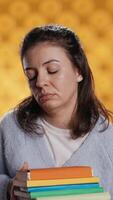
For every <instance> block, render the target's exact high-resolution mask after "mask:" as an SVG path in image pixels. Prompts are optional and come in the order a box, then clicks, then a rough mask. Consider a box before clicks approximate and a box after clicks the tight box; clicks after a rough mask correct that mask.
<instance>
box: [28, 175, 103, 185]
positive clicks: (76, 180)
mask: <svg viewBox="0 0 113 200" xmlns="http://www.w3.org/2000/svg"><path fill="white" fill-rule="evenodd" d="M99 182H100V179H99V178H98V177H94V176H93V177H89V178H71V179H52V180H50V179H49V180H27V182H26V187H35V186H49V185H64V184H81V183H99Z"/></svg>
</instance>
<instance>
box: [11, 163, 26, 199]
mask: <svg viewBox="0 0 113 200" xmlns="http://www.w3.org/2000/svg"><path fill="white" fill-rule="evenodd" d="M28 170H29V165H28V162H24V164H23V165H22V167H21V168H20V170H19V172H27V171H28ZM17 180H18V177H17V175H16V176H15V177H14V178H13V179H11V180H10V182H9V184H8V188H7V196H8V200H16V199H17V197H16V196H15V195H14V190H15V181H17ZM18 181H20V182H21V180H18ZM26 200H27V198H26Z"/></svg>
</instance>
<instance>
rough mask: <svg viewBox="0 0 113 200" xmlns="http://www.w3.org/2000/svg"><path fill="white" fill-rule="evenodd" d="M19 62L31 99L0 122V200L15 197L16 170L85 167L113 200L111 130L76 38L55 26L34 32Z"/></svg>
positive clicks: (70, 32)
mask: <svg viewBox="0 0 113 200" xmlns="http://www.w3.org/2000/svg"><path fill="white" fill-rule="evenodd" d="M21 62H22V65H23V70H24V73H25V76H26V77H27V80H28V84H29V87H30V90H31V96H30V97H28V98H26V99H25V100H24V101H23V102H22V103H20V104H19V105H18V106H17V107H16V109H14V110H13V111H11V112H9V113H7V114H6V115H5V116H4V117H3V118H2V119H1V125H0V131H1V133H0V138H1V139H0V199H2V200H6V199H8V198H11V199H16V198H15V197H14V195H13V189H14V188H13V182H14V179H15V175H16V171H17V170H18V169H20V168H21V170H26V169H27V168H47V167H58V166H73V165H88V166H91V167H92V168H93V171H94V175H95V176H99V177H100V180H101V184H102V186H103V187H104V189H105V190H106V191H109V192H110V193H111V195H112V200H113V174H112V173H113V126H112V124H111V123H110V122H109V118H110V113H109V112H108V111H107V110H106V109H105V107H104V106H103V105H102V104H101V103H100V102H99V100H98V99H97V97H96V96H95V93H94V83H93V76H92V73H91V70H90V67H89V65H88V62H87V58H86V56H85V53H84V50H83V48H82V46H81V44H80V41H79V39H78V37H77V36H76V35H75V33H73V32H72V31H71V30H69V29H68V28H65V27H61V26H57V25H48V26H42V27H37V28H34V29H33V30H31V31H30V32H29V33H28V34H27V35H26V36H25V38H24V40H23V43H22V46H21ZM24 162H25V163H24ZM23 163H24V164H23ZM13 177H14V178H13Z"/></svg>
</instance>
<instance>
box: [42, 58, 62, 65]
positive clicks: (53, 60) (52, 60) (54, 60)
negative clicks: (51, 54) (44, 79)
mask: <svg viewBox="0 0 113 200" xmlns="http://www.w3.org/2000/svg"><path fill="white" fill-rule="evenodd" d="M50 62H60V61H59V60H56V59H51V60H48V61H46V62H44V63H43V65H45V64H48V63H50Z"/></svg>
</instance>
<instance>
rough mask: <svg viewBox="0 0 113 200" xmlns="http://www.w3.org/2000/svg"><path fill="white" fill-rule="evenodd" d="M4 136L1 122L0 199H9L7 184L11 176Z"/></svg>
mask: <svg viewBox="0 0 113 200" xmlns="http://www.w3.org/2000/svg"><path fill="white" fill-rule="evenodd" d="M4 143H5V142H4V138H3V129H2V125H1V122H0V199H1V200H7V185H8V183H9V180H10V177H9V176H8V173H7V167H6V162H5V153H4V149H5V145H4Z"/></svg>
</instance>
